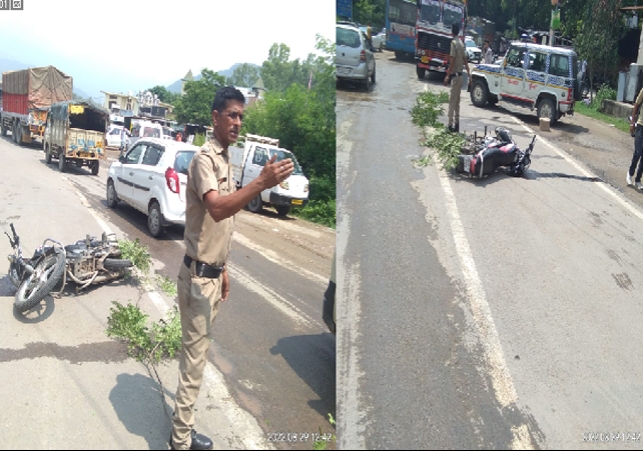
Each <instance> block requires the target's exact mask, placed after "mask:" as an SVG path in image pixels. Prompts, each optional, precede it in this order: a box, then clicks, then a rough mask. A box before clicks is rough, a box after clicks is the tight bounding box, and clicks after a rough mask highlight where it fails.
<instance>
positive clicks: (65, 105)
mask: <svg viewBox="0 0 643 451" xmlns="http://www.w3.org/2000/svg"><path fill="white" fill-rule="evenodd" d="M70 106H71V107H76V106H78V107H82V108H86V109H89V110H93V111H95V112H96V113H98V114H100V115H102V116H103V118H104V119H105V120H109V111H108V110H107V109H106V108H104V107H103V106H102V105H98V104H97V103H94V102H92V101H91V100H89V101H87V100H83V101H67V102H58V103H55V104H53V105H52V106H51V110H50V114H51V116H52V117H53V118H54V119H58V120H60V121H65V120H67V117H68V110H69V107H70ZM79 112H80V111H79Z"/></svg>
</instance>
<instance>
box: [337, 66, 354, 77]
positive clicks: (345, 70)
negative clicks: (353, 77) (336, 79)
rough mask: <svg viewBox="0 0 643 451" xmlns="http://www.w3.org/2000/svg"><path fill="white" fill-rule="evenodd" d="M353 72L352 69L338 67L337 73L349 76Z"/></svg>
mask: <svg viewBox="0 0 643 451" xmlns="http://www.w3.org/2000/svg"><path fill="white" fill-rule="evenodd" d="M351 72H352V69H350V68H348V67H338V68H337V73H339V74H342V75H348V74H350V73H351Z"/></svg>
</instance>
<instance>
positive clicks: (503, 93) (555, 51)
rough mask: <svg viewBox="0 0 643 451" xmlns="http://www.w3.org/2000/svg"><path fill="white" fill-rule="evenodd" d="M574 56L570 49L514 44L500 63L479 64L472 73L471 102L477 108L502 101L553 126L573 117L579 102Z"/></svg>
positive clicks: (522, 43) (579, 93) (575, 59)
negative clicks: (563, 118)
mask: <svg viewBox="0 0 643 451" xmlns="http://www.w3.org/2000/svg"><path fill="white" fill-rule="evenodd" d="M576 61H577V56H576V52H574V50H572V49H568V48H563V47H551V46H548V45H539V44H531V43H524V42H514V43H512V44H511V45H510V47H509V48H508V49H507V53H506V54H505V57H504V58H503V59H502V61H501V62H500V64H478V65H476V66H474V68H473V70H472V71H471V77H472V84H471V102H472V103H473V104H474V105H475V106H477V107H484V106H486V105H487V104H488V103H490V104H492V105H495V104H496V103H498V102H500V101H502V102H506V103H511V104H514V105H518V106H522V107H525V108H529V109H530V110H532V111H533V110H534V109H536V111H537V114H538V117H539V118H542V119H549V121H550V124H551V125H553V124H555V123H556V122H557V121H558V120H559V119H560V118H561V117H563V116H564V115H566V114H570V115H573V114H574V102H575V101H576V100H580V95H581V90H580V87H579V86H578V73H577V72H578V71H577V64H576Z"/></svg>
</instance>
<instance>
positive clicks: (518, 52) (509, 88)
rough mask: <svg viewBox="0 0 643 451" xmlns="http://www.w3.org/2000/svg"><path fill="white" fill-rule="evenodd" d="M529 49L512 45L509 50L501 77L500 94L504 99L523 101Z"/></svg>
mask: <svg viewBox="0 0 643 451" xmlns="http://www.w3.org/2000/svg"><path fill="white" fill-rule="evenodd" d="M526 58H527V49H526V48H524V47H511V48H510V49H509V51H508V52H507V56H506V58H505V62H504V64H503V66H502V70H501V77H500V94H501V95H502V97H503V100H506V101H510V102H511V101H514V102H523V101H525V99H524V97H523V91H524V90H525V59H526Z"/></svg>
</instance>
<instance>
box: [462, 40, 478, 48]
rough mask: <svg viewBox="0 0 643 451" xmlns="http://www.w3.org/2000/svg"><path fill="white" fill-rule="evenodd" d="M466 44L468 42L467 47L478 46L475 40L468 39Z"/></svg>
mask: <svg viewBox="0 0 643 451" xmlns="http://www.w3.org/2000/svg"><path fill="white" fill-rule="evenodd" d="M465 44H466V46H467V47H477V46H476V43H475V42H473V41H467V42H466V43H465Z"/></svg>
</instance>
